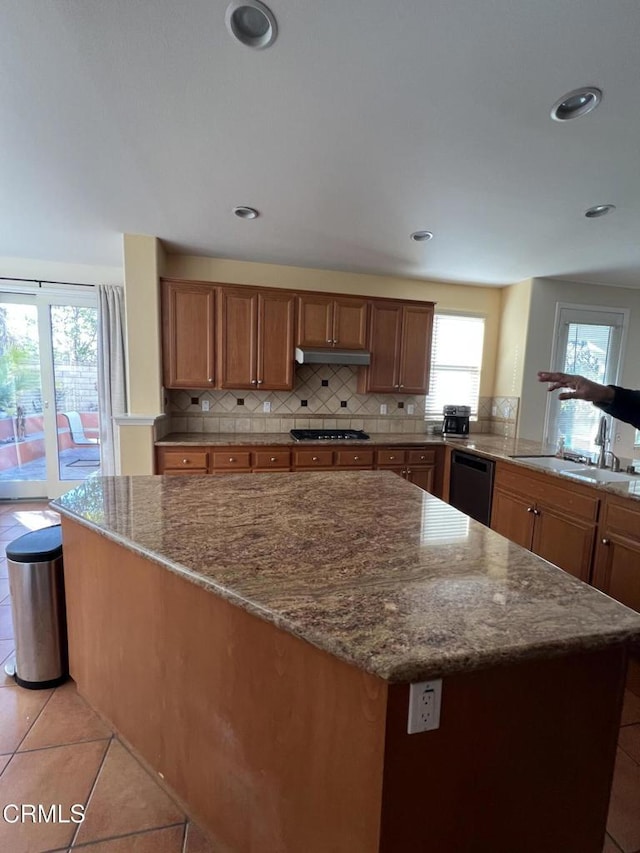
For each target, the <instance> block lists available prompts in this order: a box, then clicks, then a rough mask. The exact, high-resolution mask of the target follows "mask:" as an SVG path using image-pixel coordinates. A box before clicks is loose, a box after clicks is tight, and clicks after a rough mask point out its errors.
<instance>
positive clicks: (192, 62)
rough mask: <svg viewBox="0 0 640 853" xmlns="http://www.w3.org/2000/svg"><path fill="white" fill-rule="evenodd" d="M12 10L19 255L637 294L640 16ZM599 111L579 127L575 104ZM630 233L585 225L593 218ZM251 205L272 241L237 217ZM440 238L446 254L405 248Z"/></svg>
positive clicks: (579, 8)
mask: <svg viewBox="0 0 640 853" xmlns="http://www.w3.org/2000/svg"><path fill="white" fill-rule="evenodd" d="M269 5H270V8H271V9H272V10H273V12H274V14H275V16H276V18H277V21H278V25H279V34H278V38H277V41H276V42H275V44H274V45H273V46H272V47H270V48H268V49H265V50H252V49H250V48H247V47H245V46H243V45H241V44H239V43H238V42H236V41H234V40H232V39H231V37H230V36H229V34H228V32H227V30H226V29H225V25H224V17H225V9H226V6H227V2H225V0H188V2H184V0H182V2H179V0H144V2H142V0H137V2H132V0H108V2H105V0H55V2H54V0H47V2H44V0H5V2H3V3H2V5H1V8H0V110H1V121H0V255H6V256H13V257H26V258H33V259H48V260H51V261H69V262H78V263H87V264H119V263H120V260H121V251H122V242H121V234H122V233H144V234H153V235H156V236H158V237H160V238H161V239H163V240H164V241H166V242H167V244H168V247H169V249H170V250H171V251H185V252H189V253H191V254H200V255H209V256H217V257H225V258H237V259H241V260H251V261H263V262H270V263H280V264H293V265H299V266H307V267H322V268H328V269H338V270H350V271H361V272H374V273H384V274H397V275H402V276H412V277H421V278H427V279H439V280H444V281H464V282H474V283H478V284H494V285H502V284H506V283H511V282H516V281H521V280H523V279H526V278H529V277H533V276H551V277H555V278H563V277H565V278H568V279H572V280H579V281H585V282H599V283H605V284H617V285H622V286H626V287H638V286H640V239H639V235H640V85H639V83H640V59H639V57H640V54H639V53H638V44H640V4H638V2H637V0H609V2H607V3H603V2H602V0H562V2H558V0H535V2H531V0H528V2H524V0H396V2H389V0H349V2H344V0H317V2H314V3H312V2H311V0H272V2H270V4H269ZM586 85H596V86H599V87H600V88H601V89H602V90H603V92H604V97H603V100H602V103H601V104H600V106H599V107H598V109H597V110H596V111H595V112H593V113H591V114H590V115H587V116H584V117H582V118H579V119H576V120H574V121H571V122H568V123H564V124H560V123H557V122H554V121H552V120H551V119H550V117H549V111H550V109H551V106H552V105H553V103H554V102H555V101H556V100H557V99H558V98H559V97H560V96H561V95H563V94H564V93H566V92H568V91H570V90H572V89H575V88H577V87H579V86H586ZM600 203H613V204H615V205H616V206H617V210H616V211H615V212H614V213H613V214H611V215H609V216H608V217H604V218H601V219H591V220H590V219H586V218H585V217H584V211H585V210H586V208H588V207H590V206H592V205H595V204H600ZM238 204H245V205H252V206H254V207H256V208H258V209H259V210H260V212H261V216H260V218H259V219H257V220H254V221H250V222H249V221H241V220H239V219H237V218H236V217H234V216H233V215H232V212H231V211H232V208H233V207H234V206H235V205H238ZM417 229H429V230H430V231H433V233H434V235H435V236H434V239H433V240H431V241H430V242H428V243H422V244H419V243H414V242H413V241H411V240H410V239H409V234H410V233H411V232H413V231H415V230H417Z"/></svg>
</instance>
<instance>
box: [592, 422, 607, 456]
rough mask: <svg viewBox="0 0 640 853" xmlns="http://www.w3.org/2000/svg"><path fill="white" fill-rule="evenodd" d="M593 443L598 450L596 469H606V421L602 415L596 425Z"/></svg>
mask: <svg viewBox="0 0 640 853" xmlns="http://www.w3.org/2000/svg"><path fill="white" fill-rule="evenodd" d="M593 443H594V444H595V445H596V446H597V447H599V448H600V454H599V455H598V463H597V464H598V468H606V467H607V419H606V418H605V416H604V415H602V417H601V418H600V423H599V424H598V433H597V435H596V437H595V438H594V440H593Z"/></svg>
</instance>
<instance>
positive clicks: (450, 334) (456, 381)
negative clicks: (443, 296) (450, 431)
mask: <svg viewBox="0 0 640 853" xmlns="http://www.w3.org/2000/svg"><path fill="white" fill-rule="evenodd" d="M483 342H484V317H470V316H469V315H462V314H436V315H435V318H434V325H433V344H432V348H431V385H430V394H429V395H428V397H427V398H426V400H425V417H426V418H434V417H438V418H440V417H442V407H443V406H446V405H451V404H453V405H456V406H471V416H472V417H477V416H478V396H479V394H480V368H481V366H482V345H483Z"/></svg>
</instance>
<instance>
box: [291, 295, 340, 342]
mask: <svg viewBox="0 0 640 853" xmlns="http://www.w3.org/2000/svg"><path fill="white" fill-rule="evenodd" d="M332 341H333V299H332V298H331V297H330V296H319V295H318V294H315V293H314V294H309V295H307V294H304V295H302V296H298V331H297V335H296V343H297V345H298V346H301V347H330V346H333V343H332Z"/></svg>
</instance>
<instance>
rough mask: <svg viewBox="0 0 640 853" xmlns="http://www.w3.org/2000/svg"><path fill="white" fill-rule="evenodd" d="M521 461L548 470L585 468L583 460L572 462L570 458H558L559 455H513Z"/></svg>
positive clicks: (513, 457)
mask: <svg viewBox="0 0 640 853" xmlns="http://www.w3.org/2000/svg"><path fill="white" fill-rule="evenodd" d="M511 459H517V460H518V461H519V462H526V464H527V465H535V466H536V468H544V469H545V470H547V471H562V472H565V471H575V469H576V468H580V470H582V469H583V468H585V465H584V463H583V462H572V461H571V460H570V459H558V457H557V456H512V457H511Z"/></svg>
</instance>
